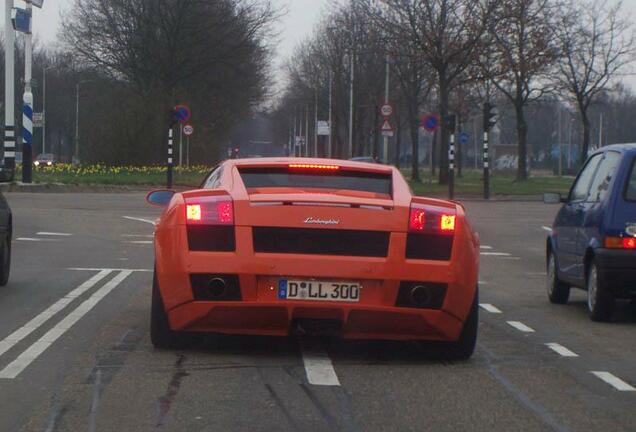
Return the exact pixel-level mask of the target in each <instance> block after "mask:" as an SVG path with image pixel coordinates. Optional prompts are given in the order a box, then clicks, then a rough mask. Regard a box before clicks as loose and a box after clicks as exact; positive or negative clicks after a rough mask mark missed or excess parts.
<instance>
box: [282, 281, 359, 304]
mask: <svg viewBox="0 0 636 432" xmlns="http://www.w3.org/2000/svg"><path fill="white" fill-rule="evenodd" d="M278 298H280V299H286V300H314V301H339V302H358V301H360V284H359V283H357V282H339V281H315V280H296V279H281V280H280V281H279V282H278Z"/></svg>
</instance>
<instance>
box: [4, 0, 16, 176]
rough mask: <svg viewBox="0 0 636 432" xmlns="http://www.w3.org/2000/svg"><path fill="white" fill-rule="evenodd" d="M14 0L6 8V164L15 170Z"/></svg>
mask: <svg viewBox="0 0 636 432" xmlns="http://www.w3.org/2000/svg"><path fill="white" fill-rule="evenodd" d="M12 10H13V0H5V9H4V166H5V168H6V169H7V170H10V171H14V170H15V31H14V30H13V23H12V22H11V11H12Z"/></svg>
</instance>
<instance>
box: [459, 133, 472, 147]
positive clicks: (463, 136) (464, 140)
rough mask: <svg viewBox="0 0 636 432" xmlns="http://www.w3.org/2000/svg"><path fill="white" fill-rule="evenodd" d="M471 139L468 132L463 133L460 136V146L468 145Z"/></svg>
mask: <svg viewBox="0 0 636 432" xmlns="http://www.w3.org/2000/svg"><path fill="white" fill-rule="evenodd" d="M469 139H470V135H468V134H467V133H466V132H462V133H460V134H459V143H460V144H468V140H469Z"/></svg>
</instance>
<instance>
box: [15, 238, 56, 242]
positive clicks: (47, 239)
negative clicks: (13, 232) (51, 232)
mask: <svg viewBox="0 0 636 432" xmlns="http://www.w3.org/2000/svg"><path fill="white" fill-rule="evenodd" d="M16 240H17V241H25V242H54V241H58V239H50V238H36V237H18V238H17V239H16Z"/></svg>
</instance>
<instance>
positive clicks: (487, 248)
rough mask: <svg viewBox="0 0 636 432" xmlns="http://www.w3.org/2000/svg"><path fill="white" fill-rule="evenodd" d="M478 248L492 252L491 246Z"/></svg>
mask: <svg viewBox="0 0 636 432" xmlns="http://www.w3.org/2000/svg"><path fill="white" fill-rule="evenodd" d="M479 248H480V249H483V250H492V246H479Z"/></svg>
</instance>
